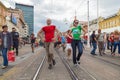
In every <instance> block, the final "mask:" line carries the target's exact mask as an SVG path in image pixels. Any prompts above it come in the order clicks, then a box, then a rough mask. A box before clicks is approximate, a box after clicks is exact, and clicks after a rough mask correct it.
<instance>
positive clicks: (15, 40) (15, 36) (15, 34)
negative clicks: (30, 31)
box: [11, 28, 19, 56]
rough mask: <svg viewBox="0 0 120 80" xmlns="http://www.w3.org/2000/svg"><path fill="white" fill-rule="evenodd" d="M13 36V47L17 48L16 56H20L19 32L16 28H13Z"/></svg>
mask: <svg viewBox="0 0 120 80" xmlns="http://www.w3.org/2000/svg"><path fill="white" fill-rule="evenodd" d="M11 34H12V38H13V49H16V56H18V48H19V33H18V32H16V29H15V28H12V32H11Z"/></svg>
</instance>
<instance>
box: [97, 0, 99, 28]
mask: <svg viewBox="0 0 120 80" xmlns="http://www.w3.org/2000/svg"><path fill="white" fill-rule="evenodd" d="M98 18H99V0H97V29H99V19H98Z"/></svg>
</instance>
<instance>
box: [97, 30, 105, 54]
mask: <svg viewBox="0 0 120 80" xmlns="http://www.w3.org/2000/svg"><path fill="white" fill-rule="evenodd" d="M97 40H98V48H99V54H100V56H102V55H103V54H104V34H102V33H101V29H99V30H98V36H97Z"/></svg>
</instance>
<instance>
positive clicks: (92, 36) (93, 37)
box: [91, 34, 96, 42]
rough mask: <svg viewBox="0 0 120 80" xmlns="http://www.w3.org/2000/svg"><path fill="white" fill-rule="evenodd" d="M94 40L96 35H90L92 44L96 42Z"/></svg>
mask: <svg viewBox="0 0 120 80" xmlns="http://www.w3.org/2000/svg"><path fill="white" fill-rule="evenodd" d="M95 38H96V35H95V34H92V35H91V39H92V42H96V40H95Z"/></svg>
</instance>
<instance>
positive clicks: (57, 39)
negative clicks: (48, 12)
mask: <svg viewBox="0 0 120 80" xmlns="http://www.w3.org/2000/svg"><path fill="white" fill-rule="evenodd" d="M46 23H47V25H46V26H44V27H43V28H42V29H41V30H40V31H39V32H38V36H39V37H40V39H41V41H42V42H43V43H44V45H45V49H46V53H47V57H48V64H49V66H48V68H49V69H52V67H53V65H55V63H56V62H55V59H54V48H57V49H59V48H60V47H62V48H63V51H64V52H66V53H67V57H68V59H70V56H71V54H73V57H72V59H73V64H74V65H75V66H77V64H80V58H81V56H82V53H83V43H82V41H81V38H82V37H81V35H82V31H83V32H84V34H85V33H86V32H87V31H86V29H85V28H84V27H82V26H81V25H80V24H79V21H78V20H74V22H73V26H72V28H71V29H69V30H68V31H67V32H64V33H61V32H60V31H59V30H58V29H57V28H56V26H55V25H52V21H51V19H47V21H46ZM43 34H44V35H43ZM77 52H78V53H77Z"/></svg>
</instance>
